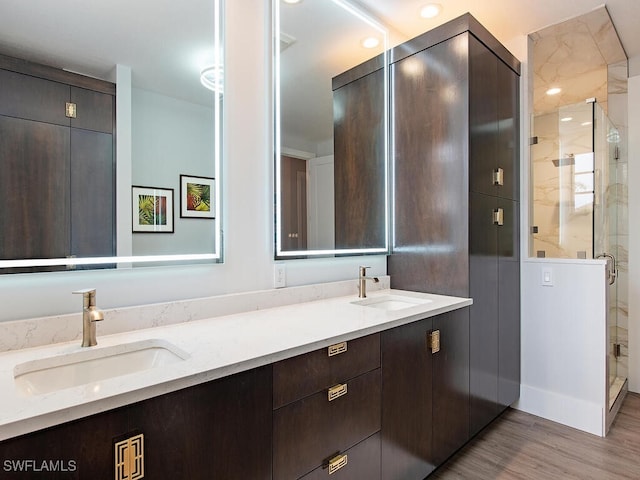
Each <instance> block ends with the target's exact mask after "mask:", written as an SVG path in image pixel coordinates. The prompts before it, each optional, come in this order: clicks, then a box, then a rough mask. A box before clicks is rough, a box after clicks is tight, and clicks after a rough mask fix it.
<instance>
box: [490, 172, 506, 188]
mask: <svg viewBox="0 0 640 480" xmlns="http://www.w3.org/2000/svg"><path fill="white" fill-rule="evenodd" d="M493 184H494V185H500V186H502V185H504V170H503V169H502V168H496V169H495V170H494V171H493Z"/></svg>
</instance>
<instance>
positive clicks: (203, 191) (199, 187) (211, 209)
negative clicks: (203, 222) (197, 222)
mask: <svg viewBox="0 0 640 480" xmlns="http://www.w3.org/2000/svg"><path fill="white" fill-rule="evenodd" d="M215 207H216V205H215V179H214V178H212V177H198V176H195V175H180V217H181V218H208V219H214V218H216V214H215V211H216V208H215Z"/></svg>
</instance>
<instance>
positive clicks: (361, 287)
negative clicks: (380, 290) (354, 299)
mask: <svg viewBox="0 0 640 480" xmlns="http://www.w3.org/2000/svg"><path fill="white" fill-rule="evenodd" d="M367 268H371V267H362V266H361V267H360V268H359V274H358V298H367V280H372V281H373V283H378V282H379V281H380V280H379V279H378V277H367Z"/></svg>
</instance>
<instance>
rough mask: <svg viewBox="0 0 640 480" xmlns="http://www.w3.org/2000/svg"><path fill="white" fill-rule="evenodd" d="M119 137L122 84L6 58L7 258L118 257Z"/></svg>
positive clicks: (2, 145) (0, 215) (0, 209)
mask: <svg viewBox="0 0 640 480" xmlns="http://www.w3.org/2000/svg"><path fill="white" fill-rule="evenodd" d="M69 109H75V113H72V112H70V110H69ZM74 115H75V118H74ZM114 136H115V85H114V84H112V83H108V82H103V81H100V80H95V79H90V78H87V77H82V76H80V75H76V74H71V73H68V72H64V71H62V70H58V69H54V68H51V67H45V66H43V65H37V64H33V63H30V62H26V61H23V60H18V59H13V58H10V57H4V56H1V55H0V138H2V142H0V170H2V176H0V231H2V232H3V234H2V236H1V237H0V259H4V260H13V259H32V258H64V257H68V256H77V257H91V256H112V255H114V254H115V150H114ZM103 267H104V266H103ZM65 268H66V267H65V266H62V267H47V268H40V267H39V268H38V269H33V268H26V269H11V270H6V269H5V270H2V272H8V271H11V272H23V271H36V270H37V271H42V270H52V269H65Z"/></svg>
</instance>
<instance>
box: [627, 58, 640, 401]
mask: <svg viewBox="0 0 640 480" xmlns="http://www.w3.org/2000/svg"><path fill="white" fill-rule="evenodd" d="M629 63H630V65H631V67H632V68H631V70H630V72H631V74H634V73H635V74H636V76H633V77H630V78H629V85H628V86H629V109H628V112H629V169H628V175H629V199H628V202H629V285H628V288H629V390H631V391H633V392H640V326H639V325H638V322H639V321H640V248H639V247H640V218H639V217H640V215H638V214H637V213H636V212H635V210H637V209H639V208H640V188H639V187H638V185H640V165H638V160H640V109H638V106H640V58H636V59H630V62H629ZM634 65H638V68H633V66H634ZM633 185H635V187H632V186H633Z"/></svg>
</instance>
